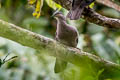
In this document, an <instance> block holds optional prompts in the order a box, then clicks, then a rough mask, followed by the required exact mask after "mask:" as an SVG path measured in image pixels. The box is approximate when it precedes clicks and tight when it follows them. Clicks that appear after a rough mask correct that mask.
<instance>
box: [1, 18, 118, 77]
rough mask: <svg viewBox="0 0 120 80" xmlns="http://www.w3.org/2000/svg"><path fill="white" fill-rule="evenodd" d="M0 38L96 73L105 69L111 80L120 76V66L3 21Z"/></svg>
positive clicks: (104, 74) (104, 73)
mask: <svg viewBox="0 0 120 80" xmlns="http://www.w3.org/2000/svg"><path fill="white" fill-rule="evenodd" d="M0 36H1V37H4V38H7V39H10V40H13V41H15V42H18V43H20V44H22V45H24V46H27V47H31V48H34V49H37V50H41V49H44V51H45V50H47V51H48V52H49V54H50V55H52V56H55V57H57V58H59V59H61V60H64V61H67V62H70V63H72V64H75V65H77V66H83V67H85V68H86V69H88V70H89V69H91V67H92V68H93V70H95V72H96V73H98V72H99V71H100V70H101V69H104V71H103V75H102V77H103V76H104V77H109V78H110V77H113V76H111V75H114V74H115V73H117V74H120V65H117V64H115V63H112V62H109V61H105V60H103V59H101V58H99V57H97V56H95V55H92V54H89V53H86V52H83V51H82V50H79V49H76V48H71V47H68V46H65V45H62V44H60V43H58V42H56V41H55V40H53V39H49V38H47V37H44V36H42V35H39V34H36V33H33V32H30V31H28V30H25V29H22V28H20V27H18V26H16V25H14V24H11V23H8V22H5V21H2V20H0ZM96 75H97V74H96ZM117 77H119V76H117Z"/></svg>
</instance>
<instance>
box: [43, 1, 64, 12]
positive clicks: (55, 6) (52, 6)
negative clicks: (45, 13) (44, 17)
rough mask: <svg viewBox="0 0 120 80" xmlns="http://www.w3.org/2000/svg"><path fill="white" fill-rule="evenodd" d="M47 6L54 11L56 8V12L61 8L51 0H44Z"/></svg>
mask: <svg viewBox="0 0 120 80" xmlns="http://www.w3.org/2000/svg"><path fill="white" fill-rule="evenodd" d="M45 1H46V2H47V4H48V6H50V7H51V8H53V9H54V10H56V9H57V8H58V10H60V9H61V8H62V7H61V5H59V4H57V3H55V2H54V1H53V0H45Z"/></svg>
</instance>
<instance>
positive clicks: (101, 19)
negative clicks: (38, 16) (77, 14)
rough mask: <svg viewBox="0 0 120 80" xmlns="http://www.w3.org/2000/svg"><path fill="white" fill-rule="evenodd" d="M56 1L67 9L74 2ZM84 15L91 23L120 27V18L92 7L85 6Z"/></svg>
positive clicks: (68, 0)
mask: <svg viewBox="0 0 120 80" xmlns="http://www.w3.org/2000/svg"><path fill="white" fill-rule="evenodd" d="M54 1H55V2H56V3H58V4H60V5H61V6H63V7H64V8H66V9H67V10H69V9H70V7H71V4H72V0H54ZM83 16H84V17H83V18H84V19H85V20H86V21H89V22H91V23H95V24H98V25H100V26H103V27H107V28H116V29H120V19H113V18H108V17H105V16H102V15H100V14H98V13H97V12H95V11H94V10H92V9H89V8H85V9H84V12H83Z"/></svg>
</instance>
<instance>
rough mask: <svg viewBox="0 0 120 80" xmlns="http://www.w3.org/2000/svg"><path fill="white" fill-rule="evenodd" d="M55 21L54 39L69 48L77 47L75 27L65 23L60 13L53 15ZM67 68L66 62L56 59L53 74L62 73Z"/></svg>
mask: <svg viewBox="0 0 120 80" xmlns="http://www.w3.org/2000/svg"><path fill="white" fill-rule="evenodd" d="M54 16H55V18H56V19H57V30H56V37H55V39H56V40H57V41H59V42H60V43H62V44H65V45H67V46H70V47H77V44H78V31H77V29H76V28H75V27H73V26H71V25H68V24H67V23H66V18H65V17H64V16H63V14H62V13H61V12H57V13H56V14H55V15H54ZM66 66H67V62H65V61H61V60H59V59H56V64H55V73H58V72H61V71H63V70H64V69H65V68H66Z"/></svg>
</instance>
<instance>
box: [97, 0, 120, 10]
mask: <svg viewBox="0 0 120 80" xmlns="http://www.w3.org/2000/svg"><path fill="white" fill-rule="evenodd" d="M96 1H97V2H98V3H101V4H103V5H106V6H108V7H111V8H113V9H115V10H117V11H119V12H120V6H119V5H117V4H115V3H114V2H112V1H111V0H96ZM106 3H107V4H106ZM111 5H112V6H111Z"/></svg>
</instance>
